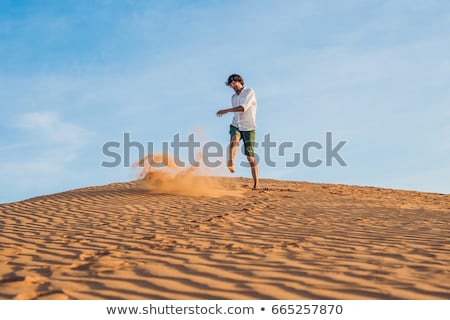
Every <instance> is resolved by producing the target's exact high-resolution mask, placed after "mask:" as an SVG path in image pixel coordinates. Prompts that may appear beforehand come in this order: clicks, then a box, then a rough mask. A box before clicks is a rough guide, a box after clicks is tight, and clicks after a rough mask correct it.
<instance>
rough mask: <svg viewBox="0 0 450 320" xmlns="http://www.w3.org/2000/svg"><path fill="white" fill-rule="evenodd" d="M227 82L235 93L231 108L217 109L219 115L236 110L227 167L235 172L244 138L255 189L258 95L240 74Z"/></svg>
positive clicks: (256, 187)
mask: <svg viewBox="0 0 450 320" xmlns="http://www.w3.org/2000/svg"><path fill="white" fill-rule="evenodd" d="M225 84H226V85H227V86H229V87H231V88H233V90H234V92H235V94H233V96H232V97H231V108H228V109H222V110H219V111H217V113H216V115H217V116H218V117H221V116H223V115H224V114H227V113H229V112H234V117H233V120H232V122H231V125H230V138H231V139H230V148H229V157H228V162H227V167H228V169H229V170H230V172H231V173H234V159H235V158H236V153H237V148H238V146H239V141H240V140H241V139H242V140H244V147H245V155H246V156H247V160H248V163H249V164H250V168H251V170H252V177H253V189H254V190H256V189H258V183H259V179H258V164H257V163H256V160H255V129H256V96H255V92H254V91H253V89H251V88H247V87H245V86H244V79H242V77H241V76H240V75H238V74H232V75H230V76H229V77H228V80H227V82H225Z"/></svg>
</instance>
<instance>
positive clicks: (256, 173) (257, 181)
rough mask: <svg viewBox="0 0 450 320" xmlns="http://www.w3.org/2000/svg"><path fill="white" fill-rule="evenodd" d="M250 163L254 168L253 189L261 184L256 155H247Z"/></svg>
mask: <svg viewBox="0 0 450 320" xmlns="http://www.w3.org/2000/svg"><path fill="white" fill-rule="evenodd" d="M247 160H248V163H249V164H250V168H251V169H252V177H253V189H255V190H256V189H258V186H259V178H258V163H256V161H255V157H251V156H247Z"/></svg>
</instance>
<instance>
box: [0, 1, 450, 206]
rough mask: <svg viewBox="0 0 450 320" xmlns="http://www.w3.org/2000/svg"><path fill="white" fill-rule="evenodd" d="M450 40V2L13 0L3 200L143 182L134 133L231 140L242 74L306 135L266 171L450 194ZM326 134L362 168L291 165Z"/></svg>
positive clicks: (1, 98) (263, 128)
mask: <svg viewBox="0 0 450 320" xmlns="http://www.w3.org/2000/svg"><path fill="white" fill-rule="evenodd" d="M449 52H450V3H449V2H448V1H414V0H412V1H401V0H399V1H360V0H359V1H356V0H355V1H353V0H347V1H321V0H319V1H278V2H275V1H112V0H111V1H107V0H104V1H16V0H15V1H1V2H0V105H1V117H0V156H1V166H0V176H1V179H0V202H11V201H17V200H22V199H26V198H29V197H33V196H38V195H44V194H49V193H54V192H60V191H65V190H69V189H73V188H79V187H84V186H93V185H102V184H107V183H114V182H121V181H129V180H132V179H134V178H135V172H133V170H131V169H130V168H124V167H123V166H118V167H116V168H105V167H102V166H101V163H102V161H107V160H108V158H106V157H105V155H104V154H103V153H102V146H103V144H104V143H105V142H108V141H118V142H123V134H124V132H128V133H130V137H131V139H132V140H134V141H139V142H141V143H143V144H145V143H146V142H154V144H155V148H157V146H158V145H161V143H162V142H163V141H172V139H173V136H174V135H175V134H177V133H179V134H180V137H181V139H183V140H186V139H187V137H188V135H189V134H190V133H193V132H195V130H197V128H201V130H202V139H203V140H204V141H206V140H207V141H217V142H220V143H223V145H226V142H227V140H228V132H227V131H228V125H229V123H230V122H231V116H230V115H226V116H224V117H223V118H217V117H216V116H215V112H216V111H217V110H218V109H219V108H222V107H225V106H228V105H229V104H230V102H229V100H230V96H231V94H232V92H231V90H230V88H228V87H226V86H224V84H223V82H224V81H225V80H226V78H227V76H228V75H229V74H231V73H235V72H237V73H240V74H242V75H243V77H244V79H245V80H246V84H247V85H248V86H249V87H252V88H254V90H255V92H256V95H257V98H258V115H257V125H258V128H257V141H263V137H264V135H265V134H267V133H270V135H271V139H272V140H273V141H275V142H277V143H278V144H279V143H281V142H286V141H288V142H289V141H290V142H292V143H293V148H292V150H289V151H288V153H287V155H286V157H285V158H282V157H277V156H276V154H275V151H274V155H273V159H274V160H276V163H277V165H276V167H268V166H267V165H265V164H264V163H260V175H261V177H262V178H276V179H285V180H298V181H310V182H326V183H339V184H351V185H365V186H379V187H386V188H396V189H406V190H419V191H428V192H440V193H450V183H449V182H448V181H449V178H450V165H449V160H448V159H450V139H449V137H450V108H449V105H450V90H449V89H448V88H450V55H449V54H448V53H449ZM326 132H333V141H335V142H334V143H335V144H337V143H338V142H339V141H344V140H345V141H347V142H346V144H345V146H344V147H343V148H342V149H341V151H340V152H339V154H340V155H341V156H342V157H343V158H344V160H345V162H346V163H347V164H348V166H346V167H343V166H340V165H339V164H337V163H336V162H334V163H333V166H331V167H327V166H325V165H322V166H319V167H317V168H310V167H307V166H305V165H303V164H300V165H299V166H296V167H294V168H286V166H285V165H284V162H285V161H286V159H287V160H290V159H291V158H292V157H293V153H295V152H301V151H302V146H303V145H304V144H305V143H307V142H309V141H316V142H319V143H321V144H322V145H325V135H326ZM133 156H134V157H137V154H132V158H133ZM310 156H311V158H312V159H313V160H315V159H324V150H316V151H314V152H311V154H310ZM239 160H244V157H242V156H240V158H239ZM216 174H223V175H227V176H228V175H229V174H228V173H226V172H225V171H223V170H219V171H217V172H216ZM236 175H237V176H244V177H250V172H249V169H248V168H237V172H236Z"/></svg>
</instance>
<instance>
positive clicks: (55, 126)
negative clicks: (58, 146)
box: [16, 112, 89, 148]
mask: <svg viewBox="0 0 450 320" xmlns="http://www.w3.org/2000/svg"><path fill="white" fill-rule="evenodd" d="M16 125H17V126H18V127H19V128H23V129H27V130H29V131H30V132H31V133H32V134H35V135H38V136H40V137H42V138H44V139H46V140H48V142H55V143H63V144H65V145H67V146H69V147H72V148H78V147H81V146H83V145H84V144H85V143H86V139H87V137H88V136H89V132H88V131H87V130H86V129H84V128H82V127H79V126H77V125H74V124H72V123H69V122H65V121H63V120H61V119H60V118H59V116H58V115H57V114H56V113H51V112H31V113H25V114H22V115H20V116H18V117H17V122H16Z"/></svg>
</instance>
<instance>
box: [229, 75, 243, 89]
mask: <svg viewBox="0 0 450 320" xmlns="http://www.w3.org/2000/svg"><path fill="white" fill-rule="evenodd" d="M225 84H226V85H227V86H230V87H232V88H233V89H234V90H235V91H237V90H240V89H242V87H243V86H244V79H242V77H241V76H240V75H238V74H232V75H230V76H229V77H228V80H227V82H225Z"/></svg>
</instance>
